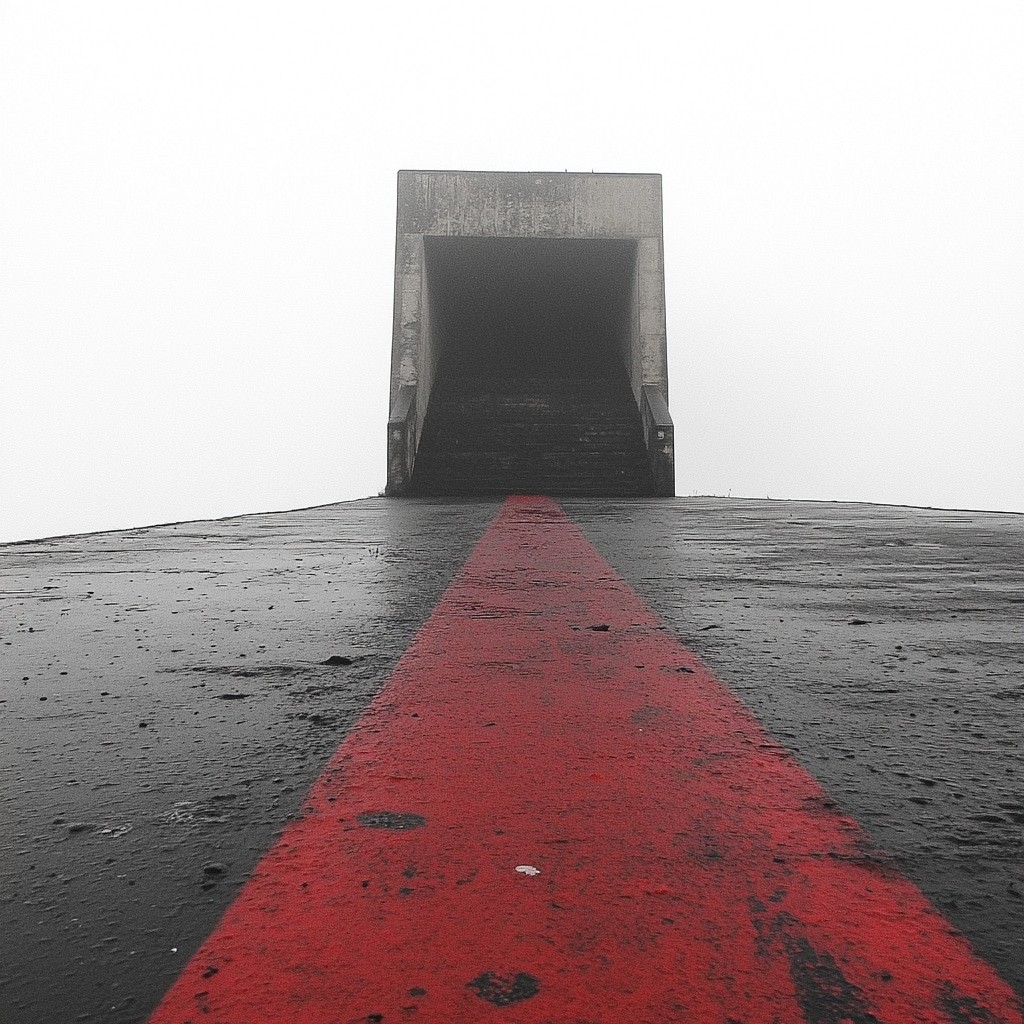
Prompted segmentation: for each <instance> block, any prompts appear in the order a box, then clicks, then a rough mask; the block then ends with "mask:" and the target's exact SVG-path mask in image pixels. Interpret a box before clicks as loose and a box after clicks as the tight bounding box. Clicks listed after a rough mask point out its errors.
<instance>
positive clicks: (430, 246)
mask: <svg viewBox="0 0 1024 1024" xmlns="http://www.w3.org/2000/svg"><path fill="white" fill-rule="evenodd" d="M424 257H425V268H426V299H427V301H426V310H425V314H426V315H425V319H424V323H423V324H422V336H423V338H424V340H425V344H424V345H423V347H422V349H421V359H422V360H423V362H422V364H421V377H420V380H421V382H423V381H424V380H426V381H427V382H428V384H427V389H426V393H427V394H428V395H429V399H428V402H427V407H426V415H425V417H424V420H423V428H422V434H421V437H420V442H419V446H418V449H417V453H416V459H415V464H414V467H413V470H412V480H411V490H412V493H417V494H424V495H431V494H434V495H451V494H472V493H491V494H494V493H534V494H609V495H611V494H646V493H652V488H653V478H652V477H651V469H650V464H649V460H648V458H647V453H646V449H645V447H644V439H643V428H642V425H641V422H640V417H639V410H638V406H637V403H636V400H635V398H634V394H633V390H632V388H631V386H630V377H629V373H628V369H627V368H628V367H629V366H630V363H631V360H632V358H633V347H634V345H635V342H636V338H637V335H638V330H637V327H636V324H635V319H636V317H635V309H636V304H635V302H634V301H633V293H634V287H635V285H634V279H635V268H636V258H637V245H636V242H635V241H633V240H627V239H537V238H493V237H491V238H481V237H471V238H467V237H460V238H450V237H435V236H426V237H425V238H424Z"/></svg>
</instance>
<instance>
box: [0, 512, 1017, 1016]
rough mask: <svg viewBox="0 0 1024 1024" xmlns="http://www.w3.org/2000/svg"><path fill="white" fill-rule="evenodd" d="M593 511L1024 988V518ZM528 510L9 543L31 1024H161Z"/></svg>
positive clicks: (650, 585) (200, 526) (18, 969)
mask: <svg viewBox="0 0 1024 1024" xmlns="http://www.w3.org/2000/svg"><path fill="white" fill-rule="evenodd" d="M565 507H566V508H567V510H568V511H569V513H570V514H571V515H572V516H573V517H574V518H575V519H576V521H577V522H578V523H579V524H580V525H581V526H582V527H583V528H584V530H585V531H586V532H587V534H588V535H589V536H590V538H591V540H592V541H593V542H594V543H595V545H596V547H597V548H598V549H599V550H600V551H601V552H602V553H603V554H604V556H605V557H606V558H607V559H608V560H609V561H610V562H611V563H612V565H613V566H615V568H616V569H617V570H618V571H619V572H620V573H622V574H623V576H624V577H625V578H626V579H627V580H628V581H629V582H630V583H631V584H632V585H633V586H634V587H635V588H636V589H637V590H638V591H639V593H640V594H641V595H642V596H643V597H644V598H645V599H646V600H647V601H648V602H649V603H650V605H651V606H652V607H653V608H654V609H655V611H657V612H658V613H659V614H660V615H661V616H662V617H663V619H664V621H665V622H666V623H667V624H668V626H669V627H670V630H671V631H672V632H674V633H675V634H676V635H677V636H678V637H679V638H680V639H681V640H682V641H683V643H684V644H686V645H687V646H689V647H690V648H691V649H693V650H695V651H697V653H698V654H700V655H701V657H702V658H703V659H704V660H705V661H706V662H707V664H708V665H709V666H710V667H711V668H712V669H713V670H714V671H715V672H716V673H717V674H718V675H719V677H720V678H722V679H723V680H724V681H725V682H726V683H727V684H728V685H729V686H730V687H731V689H732V690H733V692H735V693H736V694H738V695H739V696H740V697H742V699H743V700H744V701H745V702H746V704H747V705H748V706H749V707H750V708H751V709H753V710H754V711H755V713H756V714H757V715H758V716H759V718H760V720H761V721H762V722H763V723H764V724H765V725H766V726H767V727H768V728H769V730H771V731H772V732H773V733H774V734H775V736H776V737H778V738H779V739H780V740H781V741H782V742H783V743H785V744H786V745H787V746H788V747H789V748H790V749H792V750H793V751H794V752H795V753H796V755H797V757H798V758H799V759H800V760H801V761H802V763H803V764H804V765H805V766H807V767H808V768H809V769H810V770H811V771H812V772H813V774H814V775H815V776H816V777H817V778H818V779H819V780H820V781H821V782H822V783H823V784H824V785H825V787H826V788H827V790H828V793H829V795H830V796H831V798H832V799H833V800H834V801H835V802H836V804H837V805H838V806H839V808H840V809H841V810H843V811H846V812H848V813H850V814H852V815H853V816H855V817H856V818H857V819H858V820H859V821H860V822H861V823H862V825H863V826H864V827H865V828H866V829H867V830H868V832H869V833H870V835H871V837H872V838H873V840H874V841H875V842H876V843H878V844H879V845H880V846H882V847H884V848H885V849H888V850H890V851H892V853H893V854H894V856H895V859H896V862H897V864H898V865H899V867H900V868H901V869H902V871H903V872H905V873H906V874H907V875H908V876H909V877H910V878H912V879H913V880H914V881H915V882H916V883H917V884H918V885H919V886H920V887H921V888H922V890H923V891H924V892H925V893H926V894H927V895H928V896H929V897H930V898H931V899H932V900H933V901H934V902H935V903H936V905H938V906H939V907H940V908H941V909H942V910H943V912H944V913H945V914H946V915H947V916H948V917H949V918H950V920H952V921H953V922H954V923H955V924H956V925H957V926H958V927H959V928H961V929H963V931H964V932H965V933H966V934H967V936H968V937H969V938H970V939H971V941H972V942H973V943H974V945H975V947H976V948H977V949H978V950H979V951H980V952H981V953H982V955H983V956H985V957H986V959H987V960H988V961H989V962H990V963H992V964H993V965H995V967H996V968H997V969H998V970H999V971H1000V972H1001V974H1002V975H1003V976H1004V977H1005V978H1006V979H1007V980H1008V981H1010V982H1011V984H1013V985H1014V986H1015V987H1016V989H1017V991H1018V993H1021V992H1022V991H1024V975H1022V968H1021V963H1022V961H1024V957H1022V956H1021V955H1020V951H1021V949H1022V948H1024V878H1022V866H1021V865H1022V862H1024V856H1022V853H1024V851H1022V843H1021V834H1022V831H1024V778H1022V775H1024V767H1022V756H1021V748H1020V741H1021V725H1020V713H1021V701H1022V700H1024V638H1022V633H1021V620H1022V618H1024V573H1022V569H1021V565H1022V561H1024V558H1022V555H1024V519H1022V517H1015V516H997V515H979V514H961V513H939V512H922V511H917V510H906V509H891V508H873V507H869V506H856V505H820V504H803V503H786V502H740V501H724V500H723V501H710V500H696V499H694V500H675V501H650V502H612V503H609V502H595V501H572V502H566V503H565ZM497 508H498V506H497V504H496V503H487V502H482V503H453V502H440V501H400V502H398V501H383V500H376V499H369V500H366V501H361V502H354V503H348V504H344V505H339V506H331V507H326V508H322V509H314V510H309V511H304V512H297V513H288V514H283V515H266V516H252V517H246V518H239V519H234V520H225V521H220V522H211V523H192V524H184V525H179V526H168V527H155V528H151V529H148V530H137V531H129V532H123V533H114V534H100V535H91V536H87V537H75V538H65V539H60V540H55V541H49V542H42V543H35V544H25V545H11V546H7V547H5V548H2V549H0V571H2V572H3V586H2V592H3V606H2V607H3V612H2V615H3V619H2V623H3V625H2V636H0V642H2V643H3V644H4V645H5V646H4V647H3V671H4V679H3V692H2V693H0V699H2V700H3V701H4V703H3V704H2V705H0V715H2V716H3V717H2V718H0V721H2V722H3V724H4V738H5V742H4V744H3V748H2V753H0V757H2V758H3V762H2V767H3V776H2V778H3V790H2V801H3V803H2V809H3V815H4V827H5V829H6V830H7V834H6V836H5V842H4V848H3V860H2V862H0V872H2V873H0V882H2V883H3V896H2V897H0V899H2V901H3V902H2V913H3V922H4V924H5V926H6V927H5V928H4V929H3V935H2V936H0V942H2V943H3V944H4V949H3V951H2V962H3V963H4V965H5V970H4V972H3V988H2V989H0V1001H2V1005H3V1006H4V1009H5V1011H6V1013H7V1017H8V1018H9V1019H10V1020H12V1021H25V1022H34V1021H52V1020H63V1019H68V1020H75V1019H82V1020H96V1021H107V1020H109V1021H125V1022H127V1021H134V1020H142V1019H145V1017H146V1016H147V1014H148V1013H149V1011H150V1010H151V1009H152V1008H153V1007H154V1006H155V1005H156V1003H157V1002H158V1001H159V1000H160V998H161V996H162V995H163V993H164V992H165V991H166V989H167V988H168V987H169V986H170V984H171V982H172V981H173V980H174V978H175V977H176V976H177V974H178V973H179V972H180V971H181V970H182V968H183V967H184V965H185V963H186V961H187V960H188V958H189V957H190V956H191V955H192V953H193V952H194V951H195V950H196V949H197V948H198V946H199V944H200V943H201V942H202V941H203V939H204V938H205V937H206V936H207V934H208V933H209V932H210V931H211V930H212V928H213V927H214V925H215V924H216V922H217V920H218V919H219V917H220V915H221V914H222V913H223V911H224V910H225V908H226V907H227V906H228V904H229V903H230V902H231V899H232V897H233V896H234V895H235V893H236V892H237V891H238V887H239V886H240V885H241V884H242V883H243V882H244V880H245V878H246V877H247V875H248V873H249V872H250V871H251V870H252V868H253V866H254V865H255V863H256V861H257V860H258V858H259V857H260V856H261V854H262V853H263V852H264V851H265V850H266V849H267V848H268V847H269V846H270V845H271V843H272V841H273V839H274V836H275V835H276V834H277V833H279V831H280V830H281V828H282V827H283V826H284V825H285V824H286V823H287V822H288V820H289V819H290V818H291V817H292V816H293V815H295V814H296V812H297V811H298V809H299V807H300V803H301V800H302V797H303V795H304V793H305V791H306V789H307V788H308V786H309V785H310V784H311V783H312V781H313V779H314V778H315V777H316V776H317V775H318V773H319V771H320V769H321V768H322V767H323V765H324V763H325V762H326V761H327V759H328V757H329V756H330V754H331V752H332V751H333V750H334V748H335V747H336V746H337V744H338V743H339V742H340V741H341V740H342V739H343V738H344V737H345V736H346V735H347V734H348V732H349V730H350V729H351V727H352V726H353V724H354V723H355V722H356V720H357V719H358V718H359V716H360V714H361V712H362V711H363V710H364V709H365V707H366V706H367V704H368V703H369V701H370V700H371V699H372V698H373V696H374V694H375V693H376V692H377V691H378V690H379V688H380V686H381V685H382V684H383V682H384V680H385V679H386V678H387V676H388V674H389V673H390V671H391V669H392V668H393V666H394V665H395V663H396V661H397V659H398V657H399V655H401V653H402V652H403V651H404V650H405V649H406V647H407V646H408V644H409V642H410V641H411V639H412V637H413V635H414V633H415V631H416V629H417V627H418V626H419V625H420V624H421V623H422V622H423V621H424V619H425V618H426V616H427V615H428V614H429V612H430V610H431V608H433V606H434V604H435V603H436V601H437V599H438V598H439V596H440V594H441V593H442V591H443V590H444V588H445V586H446V585H447V584H448V582H449V581H450V579H451V578H452V576H453V575H454V573H455V572H456V571H457V570H458V568H459V567H460V566H461V564H462V562H463V561H464V560H465V558H466V557H467V556H468V554H469V552H470V550H471V549H472V546H473V544H474V542H475V541H476V540H477V539H478V537H479V536H480V535H481V534H482V532H483V531H484V529H485V527H486V525H487V524H488V523H489V522H490V521H491V520H492V518H493V517H494V515H495V514H496V512H497ZM332 655H334V656H337V657H336V660H338V661H340V663H338V664H333V665H325V664H323V662H324V661H325V660H327V659H328V658H329V657H330V656H332ZM58 978H59V979H60V980H59V981H58V980H57V979H58Z"/></svg>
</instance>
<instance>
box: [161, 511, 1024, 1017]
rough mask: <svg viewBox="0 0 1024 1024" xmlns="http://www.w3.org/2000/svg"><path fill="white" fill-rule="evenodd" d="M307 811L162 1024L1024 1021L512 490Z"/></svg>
mask: <svg viewBox="0 0 1024 1024" xmlns="http://www.w3.org/2000/svg"><path fill="white" fill-rule="evenodd" d="M594 627H602V628H594ZM603 627H607V628H606V629H605V628H603ZM306 808H307V810H306V814H305V816H304V817H303V819H302V820H300V821H298V822H296V823H294V824H293V825H291V826H290V827H289V828H288V829H287V830H286V831H285V833H284V834H283V836H282V837H281V839H280V841H279V842H278V843H277V844H276V845H275V846H274V847H273V849H272V850H271V851H270V852H269V853H268V854H267V856H266V857H265V858H264V860H263V861H262V862H261V864H260V866H259V869H258V870H257V872H256V874H255V875H254V877H253V878H252V879H251V881H250V882H249V883H248V884H247V885H246V886H245V888H244V889H243V890H242V891H241V893H240V895H239V897H238V898H237V900H236V901H235V903H234V904H233V905H232V907H231V908H230V909H229V911H228V912H227V914H226V915H225V917H224V918H223V920H222V921H221V923H220V925H219V926H218V927H217V929H216V930H215V931H214V933H213V934H212V935H211V936H210V938H209V939H208V941H207V942H206V944H205V945H204V946H203V947H202V948H201V949H200V951H199V952H198V953H197V954H196V956H195V957H194V958H193V959H192V961H191V962H190V963H189V965H188V966H187V968H186V969H185V971H184V972H183V974H182V976H181V977H180V978H179V980H178V982H177V983H176V984H175V985H174V987H173V988H172V989H171V991H170V992H169V993H168V995H167V997H166V998H165V1000H164V1001H163V1003H162V1004H161V1006H160V1007H159V1008H158V1009H157V1011H156V1012H155V1013H154V1015H153V1017H152V1018H151V1021H152V1022H153V1024H172V1022H173V1024H182V1022H185V1021H193V1022H196V1024H198V1022H199V1021H205V1022H225V1024H241V1022H246V1024H251V1022H254V1021H266V1022H271V1021H273V1022H283V1021H303V1022H310V1024H316V1022H328V1021H329V1022H332V1024H347V1022H357V1021H383V1022H389V1021H397V1020H405V1019H412V1018H417V1019H421V1020H436V1021H473V1022H478V1021H481V1020H488V1019H491V1018H494V1019H502V1020H506V1021H515V1022H517V1024H518V1022H522V1024H526V1022H532V1021H536V1022H542V1021H559V1022H570V1021H573V1022H581V1024H582V1022H597V1021H602V1022H604V1021H607V1022H612V1021H614V1022H616V1024H618V1022H621V1021H625V1020H629V1021H637V1022H647V1021H650V1022H663V1021H673V1020H678V1021H682V1020H689V1021H700V1022H711V1021H721V1022H723V1024H725V1022H727V1021H744V1022H753V1021H779V1022H790V1021H804V1020H806V1021H808V1022H811V1024H826V1022H841V1021H849V1022H851V1024H870V1022H874V1021H879V1022H893V1024H896V1022H899V1024H906V1022H911V1021H914V1022H931V1021H935V1022H940V1021H941V1022H953V1024H964V1022H985V1024H990V1022H1010V1021H1013V1022H1018V1024H1019V1022H1021V1019H1022V1018H1021V1013H1020V1007H1019V1005H1018V1004H1017V1003H1016V1001H1015V998H1014V996H1013V994H1012V992H1011V990H1010V989H1009V987H1008V986H1007V985H1006V984H1005V983H1004V982H1002V981H1001V980H1000V979H999V978H998V977H997V976H996V974H995V973H994V972H993V971H992V969H991V968H990V967H989V966H988V965H986V964H985V963H983V962H982V961H981V960H979V959H978V958H977V957H975V956H974V955H973V954H972V952H971V950H970V948H969V946H968V944H967V942H966V941H965V940H964V939H963V938H962V937H961V936H960V935H959V934H957V933H956V932H955V931H954V930H953V929H952V928H951V927H950V925H949V924H948V922H947V921H946V920H945V919H944V918H943V917H942V916H941V915H940V914H939V913H938V912H937V911H936V910H935V909H934V908H933V907H932V906H931V905H930V904H929V903H928V902H927V900H926V899H925V898H924V897H923V896H922V895H921V893H920V892H919V891H918V890H917V889H916V888H915V887H914V886H913V885H912V884H911V883H910V882H909V881H907V880H906V879H905V878H904V877H903V876H901V875H900V874H899V872H898V871H896V870H895V869H894V868H893V867H892V865H891V864H890V863H889V862H888V860H887V859H886V857H885V855H884V854H882V853H880V852H878V851H875V850H873V849H872V848H871V845H870V843H869V841H868V839H867V837H866V835H865V834H864V832H863V831H862V830H861V829H860V827H859V826H858V825H857V824H856V823H855V822H853V821H852V820H850V819H848V818H845V817H843V816H841V815H839V814H838V813H836V812H835V811H834V810H833V809H832V808H831V805H830V803H829V802H828V801H827V798H826V797H825V794H824V793H823V792H822V790H821V788H820V787H819V786H818V784H817V783H816V782H815V781H814V780H813V778H811V776H810V775H809V774H808V773H807V772H806V771H805V770H804V769H803V768H801V767H800V766H799V765H798V764H797V762H796V761H795V760H794V758H793V757H792V756H791V755H790V754H789V753H788V752H787V751H786V750H785V749H784V748H782V747H781V746H779V744H778V743H776V742H775V741H774V740H772V738H771V737H770V736H769V735H768V734H767V733H765V731H764V730H763V729H762V728H761V726H760V725H759V724H758V723H757V721H756V720H755V719H754V718H753V716H752V715H751V714H750V713H749V712H748V711H747V710H746V709H745V708H744V706H743V705H742V704H741V703H740V702H739V701H738V700H737V699H736V698H735V697H734V696H732V694H731V693H730V692H729V691H728V690H727V689H726V688H725V687H724V686H723V685H722V684H721V683H719V682H718V681H717V680H716V679H715V678H714V677H713V676H712V675H711V673H710V672H709V671H708V670H707V668H706V667H705V666H704V665H703V664H702V663H701V662H700V661H699V660H698V659H697V658H696V657H695V656H694V655H693V654H692V653H691V652H689V651H687V650H686V649H685V648H683V647H682V646H681V645H680V644H679V643H678V642H677V641H676V640H675V639H674V638H672V637H671V636H670V635H668V634H667V632H666V631H665V630H664V628H663V627H662V626H661V624H660V623H659V621H658V620H657V618H656V617H655V616H654V615H653V614H652V613H651V612H650V611H649V610H648V609H647V608H646V607H645V605H644V604H643V602H642V601H641V600H640V598H639V597H638V596H637V595H636V594H635V593H634V592H633V591H632V590H631V589H630V588H629V587H628V586H627V585H626V584H625V583H624V582H623V581H622V580H621V579H620V578H619V577H618V576H617V575H616V574H615V572H614V571H613V570H612V569H611V568H610V567H609V566H608V564H607V563H606V562H605V561H604V560H603V559H602V558H601V557H600V556H599V555H598V554H597V553H596V552H595V551H594V549H593V548H592V547H591V546H590V544H589V543H588V542H587V541H586V539H585V538H584V537H583V535H582V534H581V533H580V532H579V530H577V529H576V527H574V526H573V525H572V524H571V523H570V522H569V521H568V519H567V518H566V517H565V516H564V515H563V514H562V513H561V511H560V510H559V509H558V507H557V506H556V505H555V504H554V503H553V502H551V501H549V500H547V499H541V498H512V499H509V501H508V502H507V503H506V505H505V506H504V508H503V510H502V513H501V514H500V516H499V517H498V519H497V520H496V522H495V524H494V525H493V526H492V527H491V529H490V530H489V531H488V532H487V533H486V534H485V535H484V537H483V538H482V540H481V542H480V544H479V545H478V546H477V548H476V550H475V552H474V553H473V555H472V557H471V558H470V559H469V561H468V562H467V563H466V565H465V566H464V568H463V570H462V572H461V573H460V575H459V576H458V577H457V579H456V580H455V582H454V583H453V584H452V585H451V587H450V588H449V589H448V591H447V592H446V593H445V595H444V597H443V598H442V600H441V601H440V603H439V604H438V607H437V608H436V610H435V612H434V614H433V615H432V617H431V618H430V620H429V621H428V622H427V624H426V625H425V626H424V627H423V629H422V630H421V631H420V633H419V634H418V636H417V638H416V640H415V641H414V643H413V644H412V646H411V647H410V649H409V650H408V652H407V653H406V654H405V656H404V657H403V658H402V660H401V661H400V662H399V664H398V666H397V667H396V669H395V671H394V673H393V675H392V677H391V679H390V680H389V682H388V685H387V686H386V687H385V689H384V690H383V691H382V692H381V694H380V695H379V696H378V698H377V699H376V700H375V701H374V703H373V705H372V706H371V708H370V709H369V711H368V712H367V714H366V715H365V716H364V718H363V719H362V720H361V722H360V723H359V725H358V726H357V727H356V728H355V730H353V732H352V733H351V735H350V736H349V737H348V739H347V740H346V741H345V743H344V744H343V745H342V746H341V747H340V749H339V750H338V752H337V753H336V755H335V756H334V758H333V759H332V760H331V762H330V763H329V765H328V766H327V768H326V769H325V771H324V773H323V774H322V776H321V777H320V779H319V780H318V781H317V783H316V784H315V785H314V787H313V789H312V790H311V792H310V794H309V798H308V800H307V802H306ZM523 865H529V866H533V867H535V868H537V869H538V872H539V873H538V874H535V875H530V874H525V873H523V872H519V871H517V870H516V869H517V867H519V866H523Z"/></svg>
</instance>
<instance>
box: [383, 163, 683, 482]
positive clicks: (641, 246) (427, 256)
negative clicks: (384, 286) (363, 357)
mask: <svg viewBox="0 0 1024 1024" xmlns="http://www.w3.org/2000/svg"><path fill="white" fill-rule="evenodd" d="M474 275H475V280H474ZM531 278H532V281H531ZM510 282H512V283H510ZM460 288H461V294H460ZM485 336H486V337H485ZM588 345H591V346H602V347H603V348H610V349H611V350H612V351H613V353H614V358H615V361H616V362H618V363H620V364H621V367H622V369H623V370H624V371H625V377H626V379H627V380H628V386H629V388H630V390H631V391H632V395H633V401H634V402H635V404H636V409H637V414H638V417H639V419H640V422H641V424H642V428H643V436H644V444H645V446H646V449H647V453H648V458H649V459H650V462H651V469H652V472H653V479H654V491H653V493H655V494H661V495H672V494H674V489H675V476H674V438H673V428H672V421H671V417H670V415H669V412H668V365H667V348H666V334H665V268H664V245H663V229H662V193H661V176H660V175H658V174H593V173H569V172H566V173H525V172H479V171H400V172H399V175H398V214H397V232H396V245H395V307H394V332H393V337H392V360H391V394H390V415H389V424H388V486H387V492H388V493H389V494H402V493H406V492H407V491H408V489H409V484H410V481H411V480H412V478H413V473H414V467H415V463H416V454H417V449H418V446H419V442H420V439H421V432H422V427H423V424H424V421H425V419H426V416H427V412H428V409H429V408H430V401H431V396H432V394H433V392H434V386H435V383H436V381H437V377H438V373H439V372H440V371H441V369H442V368H443V367H444V366H445V364H446V360H447V365H448V367H449V370H448V372H458V370H459V368H460V367H464V366H466V365H467V364H471V363H472V362H473V359H474V355H477V356H479V355H480V354H481V353H483V358H486V359H489V360H491V362H492V363H493V362H496V361H498V362H500V360H501V356H502V354H503V351H504V352H505V354H506V355H507V353H508V349H509V346H519V348H517V349H516V351H515V355H514V358H515V360H516V361H518V363H519V364H525V365H530V364H531V361H533V362H536V363H537V365H538V366H539V365H540V362H541V361H542V359H543V356H544V354H545V351H546V353H547V354H548V355H549V356H551V355H552V354H554V357H555V358H556V359H557V360H560V361H563V362H564V364H565V365H566V366H568V367H569V368H570V369H573V368H576V369H579V368H585V367H586V365H587V363H588V361H590V358H591V355H593V356H594V358H595V359H596V357H597V349H596V347H595V348H594V349H593V351H592V352H588V349H587V346H588ZM559 346H560V348H559ZM488 349H489V350H490V351H489V352H488ZM542 350H543V351H542ZM602 354H603V353H602ZM563 357H564V358H563ZM453 366H454V367H455V369H454V370H453V369H452V367H453ZM536 372H542V371H541V370H537V371H536Z"/></svg>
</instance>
